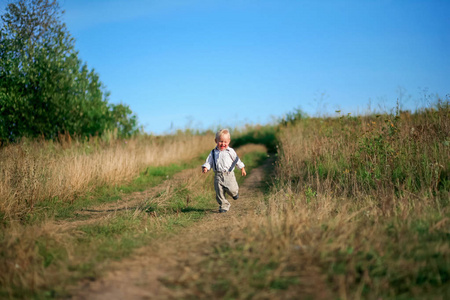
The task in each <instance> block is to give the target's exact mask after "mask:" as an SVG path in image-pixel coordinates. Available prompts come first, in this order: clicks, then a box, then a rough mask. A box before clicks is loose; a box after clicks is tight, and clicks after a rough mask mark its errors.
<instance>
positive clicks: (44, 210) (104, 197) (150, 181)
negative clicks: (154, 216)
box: [23, 153, 208, 224]
mask: <svg viewBox="0 0 450 300" xmlns="http://www.w3.org/2000/svg"><path fill="white" fill-rule="evenodd" d="M207 155H208V154H207V153H204V154H202V155H201V156H199V157H197V158H195V159H192V160H190V161H189V162H183V163H178V164H170V165H168V166H158V167H153V166H150V167H147V168H146V169H145V170H144V171H143V172H141V174H140V175H139V176H138V177H137V178H136V179H134V180H133V181H131V182H130V183H128V184H123V185H117V186H108V185H106V186H101V187H98V188H96V189H95V190H94V191H92V192H87V193H86V194H84V195H81V196H79V197H78V198H77V199H76V200H75V201H72V202H63V201H60V200H59V199H57V198H55V199H49V200H47V201H42V202H40V203H38V204H37V205H36V208H35V210H34V211H33V212H31V213H30V214H29V215H27V216H26V217H25V219H24V220H23V221H24V222H25V223H26V224H35V223H39V222H42V221H44V220H45V219H48V218H49V217H53V218H55V219H56V220H66V219H73V220H75V219H77V220H79V219H83V218H85V217H84V216H80V215H77V214H76V212H77V211H79V210H80V209H88V208H89V207H92V206H95V205H98V204H101V203H109V202H115V201H117V200H120V199H121V197H122V196H123V195H126V194H130V193H133V192H139V191H144V190H146V189H149V188H151V187H154V186H157V185H158V184H161V183H162V182H163V181H165V180H167V179H170V178H172V177H173V175H174V174H176V173H178V172H180V171H182V170H185V169H189V168H193V167H197V166H199V165H201V164H202V163H203V162H204V157H206V156H207Z"/></svg>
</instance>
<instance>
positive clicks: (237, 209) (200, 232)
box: [69, 159, 273, 300]
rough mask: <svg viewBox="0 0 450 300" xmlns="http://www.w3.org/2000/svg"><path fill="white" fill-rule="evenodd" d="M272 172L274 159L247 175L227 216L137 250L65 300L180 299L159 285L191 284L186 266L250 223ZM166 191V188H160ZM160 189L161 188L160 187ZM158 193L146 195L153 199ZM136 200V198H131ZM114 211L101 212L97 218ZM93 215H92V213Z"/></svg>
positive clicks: (205, 220)
mask: <svg viewBox="0 0 450 300" xmlns="http://www.w3.org/2000/svg"><path fill="white" fill-rule="evenodd" d="M272 169H273V159H267V160H266V163H265V164H264V165H263V166H261V167H258V168H255V169H253V170H252V171H251V173H250V174H248V175H247V178H246V179H245V181H244V183H243V184H242V185H241V186H240V192H239V193H240V197H239V199H238V200H236V201H234V200H231V201H233V202H232V203H231V204H232V206H231V209H230V211H229V212H227V213H218V211H213V212H209V213H208V215H207V216H206V217H204V218H203V219H202V220H201V221H199V222H197V223H195V224H194V225H192V226H190V227H188V228H184V229H182V230H180V231H178V233H177V234H176V235H174V236H172V237H170V238H168V239H164V240H163V239H160V240H156V241H155V243H154V244H153V245H149V246H146V247H142V248H140V249H138V250H136V251H135V253H134V254H133V255H132V256H131V257H129V258H127V259H123V260H121V261H117V262H111V264H110V265H109V266H108V271H107V272H105V273H104V275H103V276H102V277H101V278H96V279H93V280H85V281H83V282H81V283H80V284H79V285H78V286H76V287H74V288H72V289H70V290H69V292H70V294H71V295H72V296H71V297H70V299H107V300H114V299H175V298H183V295H184V293H183V290H182V289H171V288H168V287H167V285H166V284H164V282H165V281H166V280H165V279H167V278H179V279H180V280H186V279H189V280H196V278H195V276H196V273H195V272H191V270H190V268H189V265H193V264H195V262H197V261H199V260H203V259H205V257H207V256H208V255H209V254H210V253H211V252H212V251H213V250H214V246H215V245H216V244H217V243H218V242H220V240H221V239H223V238H224V237H226V235H225V234H224V233H225V232H227V231H229V230H230V229H231V228H232V226H234V224H236V223H237V220H238V219H242V218H244V217H250V216H251V215H252V214H254V213H255V211H256V210H257V208H258V205H259V203H261V200H262V199H263V197H264V194H263V189H262V187H263V185H265V184H266V182H265V179H266V178H267V177H266V176H267V174H268V173H269V172H270V171H271V170H272ZM189 172H190V171H189V170H187V171H186V172H184V173H180V175H178V176H177V177H176V178H175V180H183V178H186V176H189V174H190V173H189ZM197 172H198V170H197ZM165 186H166V188H167V184H166V185H165ZM161 188H162V189H163V188H165V187H164V186H163V187H161ZM158 190H159V188H158V189H154V190H153V191H151V192H143V196H142V198H146V197H147V196H148V195H147V194H145V193H152V194H153V193H156V192H158ZM134 196H137V195H134ZM142 198H141V199H139V197H136V198H135V199H128V201H125V202H124V207H130V206H133V205H137V204H138V203H139V202H140V201H142ZM117 207H118V206H115V207H111V208H110V207H107V206H104V207H102V208H101V209H100V208H99V209H97V210H100V212H98V213H99V214H100V215H102V214H103V212H107V211H108V210H110V209H117ZM91 213H95V212H91Z"/></svg>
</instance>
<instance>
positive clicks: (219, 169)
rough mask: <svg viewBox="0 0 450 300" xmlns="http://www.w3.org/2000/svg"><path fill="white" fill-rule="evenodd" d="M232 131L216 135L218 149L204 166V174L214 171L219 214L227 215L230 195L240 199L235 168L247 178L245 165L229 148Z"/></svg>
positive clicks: (222, 131) (220, 131) (223, 131)
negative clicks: (227, 197) (226, 196)
mask: <svg viewBox="0 0 450 300" xmlns="http://www.w3.org/2000/svg"><path fill="white" fill-rule="evenodd" d="M230 140H231V137H230V131H228V129H222V130H219V131H218V132H217V133H216V139H215V141H216V143H217V147H216V148H214V149H213V150H212V151H211V153H210V154H209V156H208V158H207V159H206V162H205V164H203V165H202V171H203V173H206V172H208V171H209V170H210V169H213V171H214V172H215V175H214V189H215V190H216V200H217V203H219V212H220V213H225V212H227V211H228V210H229V209H230V202H228V201H227V199H226V198H225V194H229V195H230V196H231V197H233V199H234V200H237V199H238V198H239V187H238V184H237V182H236V177H235V176H234V172H233V170H234V167H235V166H238V168H239V169H241V175H242V176H246V175H247V173H246V172H245V165H244V163H243V162H242V161H241V160H240V159H239V157H238V156H237V154H236V152H235V151H234V150H233V149H232V148H230V147H228V145H229V144H230Z"/></svg>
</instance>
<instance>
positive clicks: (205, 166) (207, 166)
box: [202, 153, 213, 173]
mask: <svg viewBox="0 0 450 300" xmlns="http://www.w3.org/2000/svg"><path fill="white" fill-rule="evenodd" d="M212 159H213V158H212V156H211V153H209V155H208V157H207V158H206V162H205V163H204V164H203V165H202V173H206V172H208V171H209V169H211V164H212Z"/></svg>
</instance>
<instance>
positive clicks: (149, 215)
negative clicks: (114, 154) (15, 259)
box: [0, 152, 267, 299]
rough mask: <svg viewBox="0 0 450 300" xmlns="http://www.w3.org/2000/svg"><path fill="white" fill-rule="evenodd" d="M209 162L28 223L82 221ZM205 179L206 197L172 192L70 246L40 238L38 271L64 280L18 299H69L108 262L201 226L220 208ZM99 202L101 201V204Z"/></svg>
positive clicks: (252, 160)
mask: <svg viewBox="0 0 450 300" xmlns="http://www.w3.org/2000/svg"><path fill="white" fill-rule="evenodd" d="M204 157H206V155H204ZM204 157H201V158H198V159H196V160H193V161H191V162H189V163H186V164H179V165H171V166H166V167H158V168H153V167H152V168H147V169H146V170H145V171H144V172H143V173H142V174H141V176H140V177H139V178H137V179H136V180H134V181H133V182H132V183H131V184H130V185H127V186H121V187H106V188H104V189H98V190H97V191H96V193H93V194H92V195H90V197H85V198H83V199H82V201H78V200H77V201H75V202H74V203H73V204H67V203H59V202H58V201H54V202H47V204H46V205H43V206H41V207H40V210H38V209H37V210H36V211H35V212H34V214H35V215H34V216H32V217H31V218H30V220H28V222H26V223H27V224H28V225H31V224H39V223H40V222H42V221H44V220H45V217H44V215H45V213H44V211H45V212H46V213H47V214H49V215H51V216H53V217H54V218H55V219H56V220H75V219H82V218H81V217H77V216H76V214H75V212H76V210H78V209H80V208H83V207H89V206H92V205H95V204H99V203H104V202H110V201H115V200H117V199H120V196H121V195H123V194H125V193H131V192H133V191H137V190H140V189H145V188H150V187H152V186H155V185H157V184H158V183H161V182H162V181H164V180H166V179H167V178H170V177H171V176H173V175H174V174H175V173H176V172H179V171H181V170H183V169H185V168H191V167H199V166H200V165H201V164H202V163H203V161H204ZM266 158H267V154H266V153H262V152H253V153H248V154H246V155H244V156H243V157H242V160H243V161H244V162H245V164H246V169H247V171H248V172H250V171H251V170H252V169H253V168H255V167H257V166H259V165H261V164H262V163H263V162H264V160H265V159H266ZM199 172H200V168H199ZM237 177H238V178H239V181H240V183H242V182H243V180H245V179H244V178H242V177H241V176H240V175H238V176H237ZM205 179H206V180H205V182H204V186H202V187H198V188H201V189H202V190H203V191H204V192H202V193H201V194H200V195H198V194H195V195H194V194H193V193H192V192H191V191H190V190H189V189H188V188H187V187H186V186H185V185H183V184H181V185H180V186H178V187H176V188H175V190H174V191H172V194H171V197H170V198H169V199H165V201H164V202H163V204H160V205H157V204H156V203H157V201H156V202H155V201H151V200H149V201H147V202H145V203H144V204H142V205H141V206H140V207H138V208H137V211H135V210H132V211H130V210H128V211H120V212H117V213H116V214H115V215H114V216H113V217H111V218H109V219H105V220H100V221H99V222H96V223H93V224H89V225H82V226H78V227H77V228H75V229H74V230H73V232H71V233H69V234H68V235H66V236H65V238H64V240H60V239H58V238H57V237H55V236H53V235H48V234H47V235H42V236H40V237H38V238H37V240H36V247H37V248H36V251H37V254H36V261H35V263H37V267H38V268H42V271H40V272H43V273H46V270H48V271H50V272H55V271H56V272H60V274H61V275H60V276H58V277H56V278H54V279H53V282H52V287H49V288H48V289H41V290H35V291H30V290H27V289H21V288H19V287H17V288H15V290H14V292H15V294H14V295H13V296H14V297H15V298H35V299H48V298H54V297H64V296H66V295H67V294H66V291H65V289H64V287H65V286H67V285H68V284H70V283H74V282H76V281H78V280H80V279H82V278H97V277H98V276H100V275H101V273H102V272H103V270H104V266H105V263H106V262H107V261H109V260H120V259H122V258H124V257H127V256H129V255H130V254H131V253H132V252H133V251H134V250H135V249H136V248H139V247H142V246H145V245H148V244H149V243H150V242H152V241H154V240H155V239H163V238H165V237H167V236H168V235H171V234H176V233H177V232H178V231H179V230H180V229H182V228H184V227H188V226H190V225H192V224H193V223H195V222H198V221H199V220H201V219H202V218H203V217H205V216H206V215H207V213H208V212H209V211H211V210H215V209H216V208H217V203H216V201H215V193H214V186H213V180H212V179H213V176H209V177H206V178H205ZM96 196H97V197H98V198H95V197H96ZM161 196H164V195H161ZM187 199H189V201H187ZM83 205H86V206H83ZM84 218H86V217H84ZM27 224H24V225H27ZM52 270H53V271H52ZM57 270H59V271H57ZM1 293H4V295H7V294H5V292H4V291H1V290H0V295H2V294H1Z"/></svg>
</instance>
